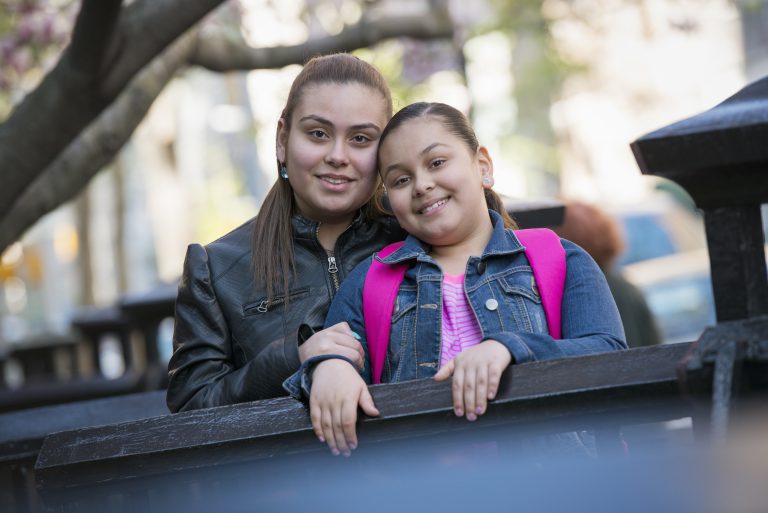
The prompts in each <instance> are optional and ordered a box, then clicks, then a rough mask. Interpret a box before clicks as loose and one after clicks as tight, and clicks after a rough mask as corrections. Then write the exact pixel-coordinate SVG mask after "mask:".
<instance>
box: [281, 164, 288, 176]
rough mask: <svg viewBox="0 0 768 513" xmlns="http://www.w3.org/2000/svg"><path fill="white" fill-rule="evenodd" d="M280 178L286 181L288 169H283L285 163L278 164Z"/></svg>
mask: <svg viewBox="0 0 768 513" xmlns="http://www.w3.org/2000/svg"><path fill="white" fill-rule="evenodd" d="M280 178H282V179H283V180H288V168H287V167H285V163H284V162H281V163H280Z"/></svg>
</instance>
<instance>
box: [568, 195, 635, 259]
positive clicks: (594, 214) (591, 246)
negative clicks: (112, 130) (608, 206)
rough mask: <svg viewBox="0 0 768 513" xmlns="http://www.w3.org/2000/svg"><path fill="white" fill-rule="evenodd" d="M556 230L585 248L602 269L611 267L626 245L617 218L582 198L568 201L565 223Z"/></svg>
mask: <svg viewBox="0 0 768 513" xmlns="http://www.w3.org/2000/svg"><path fill="white" fill-rule="evenodd" d="M555 232H557V234H558V235H560V236H561V237H562V238H564V239H568V240H569V241H571V242H574V243H576V244H578V245H579V246H581V247H582V248H584V251H586V252H587V253H589V254H590V255H591V256H592V258H594V259H595V262H597V265H599V266H600V267H601V268H602V269H606V268H608V267H610V266H611V265H612V264H613V262H614V261H615V260H616V257H618V256H619V254H620V253H621V252H622V251H623V249H624V239H623V237H622V235H621V228H620V227H619V223H618V221H616V220H615V219H613V218H612V217H611V216H610V215H608V214H607V213H606V212H604V211H602V210H601V209H599V208H597V207H595V206H594V205H589V204H587V203H582V202H580V201H568V202H566V203H565V218H564V220H563V224H562V225H561V226H559V227H558V228H555Z"/></svg>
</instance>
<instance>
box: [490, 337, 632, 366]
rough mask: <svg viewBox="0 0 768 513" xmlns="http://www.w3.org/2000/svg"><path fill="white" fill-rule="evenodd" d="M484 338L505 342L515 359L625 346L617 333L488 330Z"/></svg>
mask: <svg viewBox="0 0 768 513" xmlns="http://www.w3.org/2000/svg"><path fill="white" fill-rule="evenodd" d="M484 340H497V341H498V342H501V343H502V344H504V346H506V348H507V349H508V350H509V352H510V354H511V355H512V359H513V361H514V362H515V363H526V362H535V361H540V360H554V359H557V358H567V357H571V356H582V355H586V354H594V353H604V352H608V351H619V350H622V349H626V343H625V342H624V339H623V337H622V336H621V335H620V334H616V333H613V334H609V333H600V334H592V335H589V336H582V337H578V338H572V339H559V340H555V339H553V338H552V337H551V336H549V335H548V334H541V333H520V332H511V331H506V332H500V333H492V334H489V335H488V336H487V337H485V339H484Z"/></svg>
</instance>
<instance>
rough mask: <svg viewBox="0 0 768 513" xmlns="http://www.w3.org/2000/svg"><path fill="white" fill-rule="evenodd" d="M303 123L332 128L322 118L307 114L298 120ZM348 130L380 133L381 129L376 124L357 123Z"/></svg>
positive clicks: (330, 123) (328, 121)
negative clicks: (316, 123)
mask: <svg viewBox="0 0 768 513" xmlns="http://www.w3.org/2000/svg"><path fill="white" fill-rule="evenodd" d="M303 121H316V122H318V123H320V124H321V125H325V126H329V127H332V126H333V123H332V122H331V121H330V120H328V119H325V118H324V117H322V116H318V115H316V114H309V115H307V116H304V117H303V118H301V119H300V120H299V122H300V123H301V122H303ZM349 128H350V130H366V129H372V130H376V131H377V132H381V128H379V126H378V125H377V124H375V123H359V124H357V125H352V126H351V127H349Z"/></svg>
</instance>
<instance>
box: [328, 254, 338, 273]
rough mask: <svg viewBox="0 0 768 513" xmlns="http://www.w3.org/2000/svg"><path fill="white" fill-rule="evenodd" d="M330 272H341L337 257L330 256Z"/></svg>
mask: <svg viewBox="0 0 768 513" xmlns="http://www.w3.org/2000/svg"><path fill="white" fill-rule="evenodd" d="M328 272H329V273H331V274H336V273H337V272H339V268H338V267H336V257H332V256H329V257H328Z"/></svg>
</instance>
